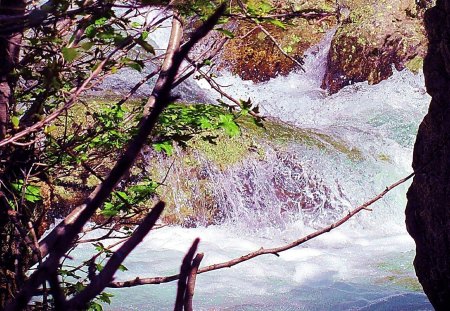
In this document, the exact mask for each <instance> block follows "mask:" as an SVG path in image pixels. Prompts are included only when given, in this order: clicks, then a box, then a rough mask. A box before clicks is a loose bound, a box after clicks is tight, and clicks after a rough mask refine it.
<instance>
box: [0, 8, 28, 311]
mask: <svg viewBox="0 0 450 311" xmlns="http://www.w3.org/2000/svg"><path fill="white" fill-rule="evenodd" d="M25 7H26V1H24V0H20V1H16V0H0V16H1V15H3V16H14V15H19V16H20V15H24V13H25ZM0 27H5V25H2V24H1V23H0ZM21 42H22V33H10V34H7V35H3V36H0V140H1V139H3V138H5V137H6V136H7V135H8V132H9V130H10V128H11V126H10V124H11V123H10V117H9V109H10V107H11V105H12V104H13V101H14V86H15V84H16V78H15V77H14V75H13V72H14V69H15V67H16V64H17V63H18V60H19V53H20V45H21ZM5 149H6V148H5ZM5 149H3V150H0V155H2V160H4V161H8V157H7V154H8V152H7V151H6V150H5ZM8 166H9V165H8V163H5V164H4V167H5V168H7V167H8ZM0 178H1V180H2V182H3V183H4V184H5V183H6V184H7V183H8V181H9V180H10V178H8V176H5V172H4V171H2V172H0ZM6 193H7V192H6V191H4V190H3V185H0V217H1V218H0V309H3V307H4V305H5V303H6V301H8V300H9V299H10V298H12V297H14V295H15V293H16V292H17V290H18V288H19V287H20V285H21V284H20V283H21V282H23V280H24V278H25V272H26V270H27V269H28V267H27V266H26V261H27V260H26V257H27V256H26V254H27V250H26V248H25V247H24V245H23V243H22V242H21V240H22V239H21V237H20V234H19V231H18V229H17V228H16V226H15V225H14V222H13V221H11V219H10V218H9V214H10V213H9V212H10V209H11V208H10V206H9V203H8V201H7V198H6Z"/></svg>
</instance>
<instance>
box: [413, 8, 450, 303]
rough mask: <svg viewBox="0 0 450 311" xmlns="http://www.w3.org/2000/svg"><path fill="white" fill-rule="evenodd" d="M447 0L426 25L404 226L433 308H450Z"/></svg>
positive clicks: (427, 17) (428, 14)
mask: <svg viewBox="0 0 450 311" xmlns="http://www.w3.org/2000/svg"><path fill="white" fill-rule="evenodd" d="M448 16H450V0H438V1H437V5H436V6H435V7H434V8H432V9H430V10H428V11H427V12H426V15H425V24H426V29H427V33H428V39H429V46H428V53H427V56H426V58H425V62H424V73H425V83H426V87H427V91H428V93H429V94H430V95H431V96H432V100H431V104H430V109H429V112H428V114H427V115H426V117H425V118H424V120H423V121H422V124H421V125H420V128H419V133H418V136H417V140H416V144H415V146H414V158H413V168H414V171H415V172H416V175H415V177H414V181H413V183H412V185H411V187H410V189H409V191H408V204H407V207H406V225H407V229H408V232H409V233H410V234H411V236H412V237H413V238H414V240H415V242H416V258H415V260H414V266H415V269H416V273H417V276H418V278H419V281H420V283H421V284H422V286H423V289H424V291H425V293H426V294H427V296H428V298H429V299H430V301H431V303H432V304H433V306H434V307H435V309H436V310H449V308H450V139H449V138H450V48H449V42H450V20H449V19H448Z"/></svg>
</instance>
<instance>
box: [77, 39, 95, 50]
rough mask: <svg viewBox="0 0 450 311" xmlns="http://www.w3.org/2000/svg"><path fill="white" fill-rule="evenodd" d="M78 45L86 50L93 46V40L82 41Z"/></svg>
mask: <svg viewBox="0 0 450 311" xmlns="http://www.w3.org/2000/svg"><path fill="white" fill-rule="evenodd" d="M80 46H81V48H82V49H83V50H85V51H88V50H90V49H91V48H92V47H93V46H94V42H92V41H87V42H83V43H81V45H80Z"/></svg>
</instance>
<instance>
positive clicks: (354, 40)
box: [322, 0, 426, 93]
mask: <svg viewBox="0 0 450 311" xmlns="http://www.w3.org/2000/svg"><path fill="white" fill-rule="evenodd" d="M420 10H421V8H420V7H418V6H417V5H416V3H415V1H414V0H399V1H387V0H383V1H375V0H372V1H358V0H342V1H341V2H340V12H341V25H340V26H339V27H338V29H337V31H336V34H335V37H334V38H333V40H332V43H331V48H330V53H329V56H328V63H327V70H326V74H325V76H324V79H323V83H322V87H323V88H324V89H327V90H329V92H330V93H336V92H337V91H339V90H340V89H341V88H343V87H344V86H346V85H349V84H353V83H356V82H362V81H368V82H369V84H375V83H378V82H380V81H382V80H384V79H386V78H388V77H389V76H391V75H392V73H393V72H392V70H393V69H392V68H393V67H395V68H396V69H397V70H402V69H404V68H405V67H406V66H407V65H408V62H410V61H411V60H414V63H413V64H412V65H411V67H414V66H415V67H417V64H418V63H419V66H420V59H421V58H422V57H423V56H424V54H425V50H426V37H425V34H424V31H423V26H422V22H421V11H420ZM343 12H344V13H345V14H343Z"/></svg>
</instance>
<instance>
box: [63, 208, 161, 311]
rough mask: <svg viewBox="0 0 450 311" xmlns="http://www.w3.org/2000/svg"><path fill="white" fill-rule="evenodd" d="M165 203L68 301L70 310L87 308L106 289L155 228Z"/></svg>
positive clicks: (67, 306) (146, 219) (149, 216)
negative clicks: (122, 265) (136, 248)
mask: <svg viewBox="0 0 450 311" xmlns="http://www.w3.org/2000/svg"><path fill="white" fill-rule="evenodd" d="M164 205H165V204H164V203H163V202H159V203H158V204H156V205H155V207H153V209H152V211H151V213H150V214H149V215H148V216H147V217H145V218H144V220H143V221H142V223H141V225H139V227H137V229H136V230H135V232H134V233H133V235H132V236H131V237H130V238H129V239H128V240H127V241H126V242H125V243H124V244H123V245H122V246H121V247H120V248H119V249H118V250H117V251H115V252H114V254H113V255H112V257H111V258H110V259H109V260H108V263H107V264H106V265H105V267H104V268H103V270H102V271H101V272H100V273H99V274H98V275H97V276H95V277H93V278H92V279H91V280H90V281H91V282H90V283H89V285H88V286H87V287H86V288H85V289H84V290H83V291H82V292H80V293H79V294H77V295H76V296H75V297H73V298H72V299H71V300H69V301H68V302H67V305H66V308H67V309H68V310H72V309H74V310H79V309H83V308H85V307H86V304H87V303H88V302H89V301H91V300H92V299H94V298H95V297H96V296H97V295H98V294H100V293H101V292H102V291H103V289H105V287H106V286H107V285H108V284H109V282H111V280H112V278H113V276H114V274H115V273H116V271H117V269H118V268H119V267H120V265H121V264H122V262H123V261H124V260H125V258H126V257H127V256H128V255H129V254H130V252H131V251H132V250H133V249H134V248H135V247H136V246H137V245H138V244H139V243H141V241H142V240H143V239H144V237H145V236H146V235H147V233H148V232H149V231H150V230H151V229H152V228H153V226H154V225H155V223H156V221H157V220H158V218H159V216H160V215H161V213H162V211H163V209H164Z"/></svg>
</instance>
